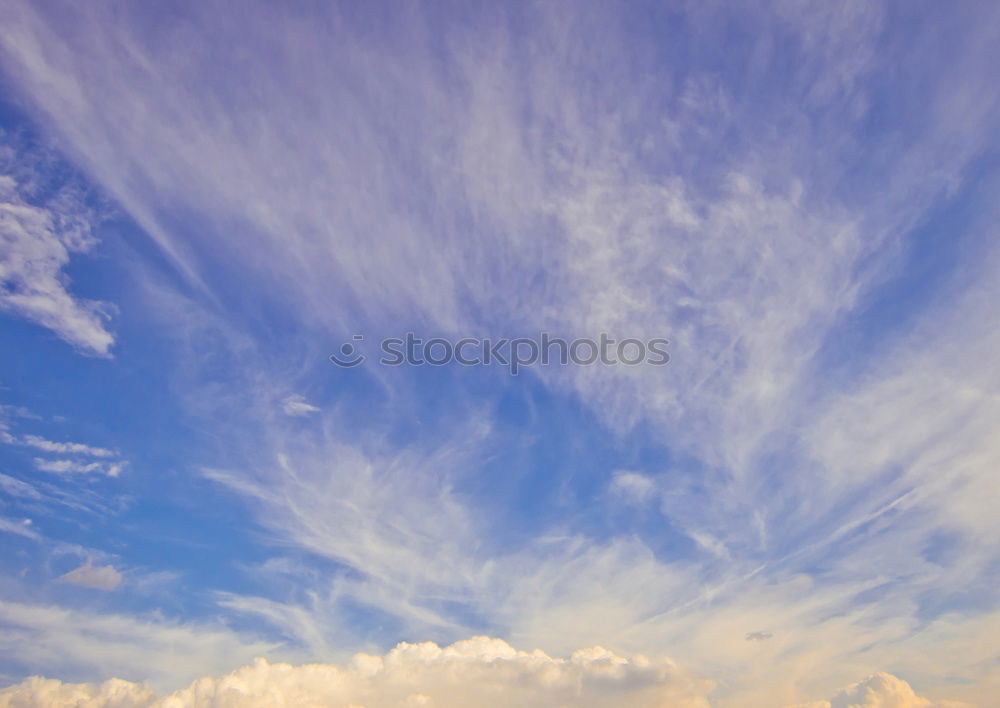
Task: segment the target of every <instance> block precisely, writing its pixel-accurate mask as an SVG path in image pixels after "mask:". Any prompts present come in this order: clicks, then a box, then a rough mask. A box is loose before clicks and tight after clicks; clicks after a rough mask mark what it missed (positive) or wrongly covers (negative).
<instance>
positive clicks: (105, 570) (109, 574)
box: [56, 560, 122, 590]
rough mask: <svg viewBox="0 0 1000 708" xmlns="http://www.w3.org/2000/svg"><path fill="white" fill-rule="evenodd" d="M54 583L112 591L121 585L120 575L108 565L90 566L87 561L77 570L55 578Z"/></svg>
mask: <svg viewBox="0 0 1000 708" xmlns="http://www.w3.org/2000/svg"><path fill="white" fill-rule="evenodd" d="M56 582H59V583H69V584H70V585H79V586H80V587H83V588H93V589H95V590H114V589H115V588H116V587H118V586H119V585H120V584H121V582H122V574H121V573H119V572H118V571H117V570H115V569H114V567H112V566H110V565H91V562H90V561H89V560H88V561H87V562H85V563H84V564H83V565H81V566H80V567H79V568H74V569H73V570H71V571H69V572H68V573H66V574H64V575H60V576H59V577H58V578H56Z"/></svg>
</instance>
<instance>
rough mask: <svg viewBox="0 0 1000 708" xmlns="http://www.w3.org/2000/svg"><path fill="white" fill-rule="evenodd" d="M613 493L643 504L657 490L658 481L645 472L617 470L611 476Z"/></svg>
mask: <svg viewBox="0 0 1000 708" xmlns="http://www.w3.org/2000/svg"><path fill="white" fill-rule="evenodd" d="M610 488H611V493H612V494H614V495H615V496H618V497H621V498H622V499H625V500H628V501H630V502H633V503H636V504H641V503H643V502H646V501H648V500H649V499H650V498H651V497H652V496H653V493H654V492H655V491H656V483H655V482H654V481H653V480H652V479H651V478H650V477H647V476H646V475H644V474H639V473H638V472H630V471H628V470H616V471H615V473H614V475H613V476H612V478H611V486H610Z"/></svg>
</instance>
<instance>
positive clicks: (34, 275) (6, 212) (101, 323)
mask: <svg viewBox="0 0 1000 708" xmlns="http://www.w3.org/2000/svg"><path fill="white" fill-rule="evenodd" d="M19 157H21V156H19V155H18V154H17V153H16V151H15V150H14V149H13V148H11V147H9V146H4V145H0V311H2V310H6V311H7V312H10V313H12V314H15V315H18V316H21V317H25V318H27V319H29V320H32V321H34V322H37V323H38V324H40V325H42V326H43V327H47V328H48V329H50V330H52V331H53V332H55V333H56V334H57V335H58V336H59V337H61V338H62V339H64V340H65V341H67V342H69V343H70V344H72V345H73V346H75V347H76V348H77V349H79V350H80V351H83V352H86V353H88V354H95V355H98V356H108V355H109V354H110V352H111V346H112V345H113V344H114V335H112V334H111V332H110V331H108V329H107V327H106V321H107V319H108V314H107V310H108V308H107V305H106V304H104V303H101V302H96V301H92V300H83V299H81V298H78V297H75V296H74V295H72V294H71V293H70V291H69V288H68V285H69V283H68V278H67V277H66V275H65V273H64V272H63V269H64V268H65V267H66V266H67V265H68V264H69V262H70V258H71V257H72V255H73V254H80V253H86V252H87V251H89V250H90V249H91V248H92V247H93V246H94V245H95V244H96V243H97V241H96V239H95V238H94V237H93V235H92V233H91V223H90V219H89V216H88V214H87V211H86V209H85V208H84V206H83V204H82V202H81V200H80V198H79V197H78V196H76V195H74V194H72V193H71V192H69V191H64V192H62V193H59V194H57V195H56V197H54V198H52V199H49V200H47V201H46V203H45V204H42V205H36V204H32V203H29V200H28V198H27V197H28V194H26V192H28V191H30V190H28V189H26V188H25V187H24V185H23V182H22V181H21V180H19V179H17V178H16V177H15V176H14V174H12V172H13V171H14V169H15V168H14V167H13V162H14V161H15V160H17V159H19ZM22 164H23V162H22Z"/></svg>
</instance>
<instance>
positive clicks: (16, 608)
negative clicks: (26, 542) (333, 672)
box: [0, 600, 279, 705]
mask: <svg viewBox="0 0 1000 708" xmlns="http://www.w3.org/2000/svg"><path fill="white" fill-rule="evenodd" d="M0 626H2V627H3V632H2V636H3V642H0V660H2V661H3V662H4V663H5V665H7V666H17V667H19V669H20V671H21V672H22V673H23V674H35V675H37V674H49V675H53V674H54V675H59V676H71V677H90V676H121V677H126V678H133V679H142V680H147V681H149V682H150V684H151V685H153V686H154V687H156V688H158V689H160V690H174V689H175V688H176V687H177V686H183V685H187V683H188V682H190V681H192V680H194V679H195V678H197V677H198V676H202V675H204V674H205V673H206V672H210V673H219V674H221V673H223V672H226V671H231V670H232V668H233V667H234V666H239V665H240V664H242V663H245V662H248V661H250V660H251V659H252V658H253V657H254V656H263V655H269V654H273V653H274V652H275V651H277V650H278V648H279V647H278V645H277V644H274V643H270V642H265V641H260V640H252V639H245V638H244V637H243V636H242V635H240V634H238V633H236V632H234V631H232V630H230V629H228V628H226V627H224V626H221V625H214V624H207V623H180V622H170V621H168V620H165V619H164V618H163V617H162V616H159V615H158V614H156V613H154V614H152V615H151V616H149V617H145V618H141V617H132V616H129V615H125V614H102V613H97V612H92V611H89V610H85V609H69V608H65V607H58V606H53V605H42V604H31V603H24V602H12V601H7V600H0ZM13 705H19V704H17V703H13ZM20 705H23V704H20ZM28 705H37V704H32V703H28ZM43 705H44V704H43ZM71 705H72V704H71Z"/></svg>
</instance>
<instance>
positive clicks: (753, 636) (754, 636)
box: [745, 632, 774, 642]
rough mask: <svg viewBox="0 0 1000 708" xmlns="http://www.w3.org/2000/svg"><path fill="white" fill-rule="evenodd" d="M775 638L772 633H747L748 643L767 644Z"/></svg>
mask: <svg viewBox="0 0 1000 708" xmlns="http://www.w3.org/2000/svg"><path fill="white" fill-rule="evenodd" d="M773 636H774V635H773V634H771V633H770V632H747V636H746V637H745V639H746V640H747V641H748V642H766V641H767V640H768V639H770V638H771V637H773Z"/></svg>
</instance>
